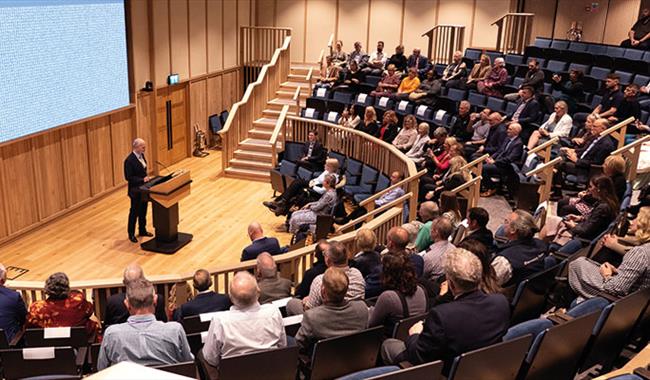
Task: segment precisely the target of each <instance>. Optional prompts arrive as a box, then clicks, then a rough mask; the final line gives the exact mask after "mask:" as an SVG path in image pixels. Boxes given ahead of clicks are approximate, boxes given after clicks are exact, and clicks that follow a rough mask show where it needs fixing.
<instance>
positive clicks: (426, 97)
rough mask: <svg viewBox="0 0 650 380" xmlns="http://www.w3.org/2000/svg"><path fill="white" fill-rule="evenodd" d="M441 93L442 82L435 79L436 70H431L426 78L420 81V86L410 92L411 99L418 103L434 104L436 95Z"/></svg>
mask: <svg viewBox="0 0 650 380" xmlns="http://www.w3.org/2000/svg"><path fill="white" fill-rule="evenodd" d="M439 93H440V84H439V83H438V81H437V79H435V72H434V71H433V70H429V71H427V73H426V75H425V78H424V79H423V80H421V81H420V86H419V87H418V88H416V89H415V91H413V92H411V93H410V94H409V100H410V101H412V102H415V103H416V104H418V105H420V104H423V105H427V106H432V105H433V104H434V103H435V102H436V95H438V94H439Z"/></svg>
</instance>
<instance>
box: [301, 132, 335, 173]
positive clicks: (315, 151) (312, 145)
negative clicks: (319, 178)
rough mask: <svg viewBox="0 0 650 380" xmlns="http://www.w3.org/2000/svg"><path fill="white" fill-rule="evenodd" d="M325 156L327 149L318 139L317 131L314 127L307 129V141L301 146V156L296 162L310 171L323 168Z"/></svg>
mask: <svg viewBox="0 0 650 380" xmlns="http://www.w3.org/2000/svg"><path fill="white" fill-rule="evenodd" d="M326 158H327V150H326V149H325V148H324V147H323V144H321V143H320V141H318V131H316V130H315V129H314V130H311V131H309V134H307V141H306V142H305V144H304V145H303V146H302V157H300V160H298V161H297V162H296V164H297V165H298V166H302V167H304V168H306V169H309V170H311V171H319V170H321V169H322V168H323V165H324V164H325V159H326Z"/></svg>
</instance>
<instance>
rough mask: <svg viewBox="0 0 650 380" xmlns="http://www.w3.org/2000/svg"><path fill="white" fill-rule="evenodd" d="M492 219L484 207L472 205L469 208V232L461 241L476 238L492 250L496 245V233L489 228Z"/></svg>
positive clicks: (488, 249) (489, 250)
mask: <svg viewBox="0 0 650 380" xmlns="http://www.w3.org/2000/svg"><path fill="white" fill-rule="evenodd" d="M489 221H490V214H489V213H488V212H487V210H486V209H484V208H483V207H472V208H470V209H469V210H467V232H466V233H465V237H464V238H463V240H462V241H461V243H464V242H467V241H470V240H476V241H478V242H479V243H481V244H483V246H484V247H485V248H486V249H487V251H488V252H492V251H493V250H494V249H495V247H494V235H493V234H492V231H490V230H489V229H488V228H487V225H488V222H489Z"/></svg>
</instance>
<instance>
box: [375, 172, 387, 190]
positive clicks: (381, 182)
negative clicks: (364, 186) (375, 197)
mask: <svg viewBox="0 0 650 380" xmlns="http://www.w3.org/2000/svg"><path fill="white" fill-rule="evenodd" d="M388 186H390V178H388V177H387V176H386V175H385V174H384V173H380V174H379V178H377V187H375V193H378V192H380V191H382V190H384V189H386V188H388Z"/></svg>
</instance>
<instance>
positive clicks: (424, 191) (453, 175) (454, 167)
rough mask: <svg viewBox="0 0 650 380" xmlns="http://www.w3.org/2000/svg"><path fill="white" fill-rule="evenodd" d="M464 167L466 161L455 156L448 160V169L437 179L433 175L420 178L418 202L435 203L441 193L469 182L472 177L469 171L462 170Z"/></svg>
mask: <svg viewBox="0 0 650 380" xmlns="http://www.w3.org/2000/svg"><path fill="white" fill-rule="evenodd" d="M465 165H467V161H465V159H464V158H463V157H461V156H460V155H459V156H455V157H452V158H451V160H449V169H448V170H447V171H446V172H445V174H443V175H442V176H440V177H439V179H438V177H437V176H435V175H434V176H433V177H426V176H422V177H420V191H419V197H418V199H419V200H420V202H422V201H424V200H428V201H431V200H433V201H437V200H438V199H440V195H441V194H442V192H443V191H451V190H453V189H455V188H457V187H458V186H460V185H463V184H465V183H466V182H467V181H469V180H471V179H472V175H471V174H470V173H469V170H467V169H464V168H463V167H464V166H465ZM430 179H431V180H430ZM433 181H435V182H433Z"/></svg>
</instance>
